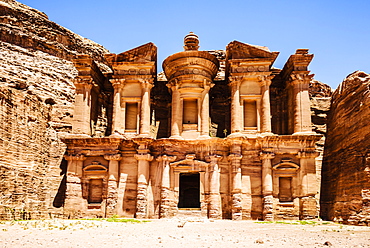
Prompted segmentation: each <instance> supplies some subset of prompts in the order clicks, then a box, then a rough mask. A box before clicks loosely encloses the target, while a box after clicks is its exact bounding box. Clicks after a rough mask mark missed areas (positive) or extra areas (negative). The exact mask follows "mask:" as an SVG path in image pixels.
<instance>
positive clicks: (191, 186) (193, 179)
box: [178, 172, 200, 208]
mask: <svg viewBox="0 0 370 248" xmlns="http://www.w3.org/2000/svg"><path fill="white" fill-rule="evenodd" d="M178 208H200V174H199V172H196V173H180V192H179V204H178Z"/></svg>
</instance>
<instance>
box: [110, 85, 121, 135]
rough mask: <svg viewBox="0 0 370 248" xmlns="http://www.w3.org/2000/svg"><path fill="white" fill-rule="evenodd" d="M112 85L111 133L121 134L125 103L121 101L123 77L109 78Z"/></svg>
mask: <svg viewBox="0 0 370 248" xmlns="http://www.w3.org/2000/svg"><path fill="white" fill-rule="evenodd" d="M110 82H111V83H112V85H113V89H114V93H113V118H112V133H113V134H114V133H117V132H118V133H119V134H123V133H124V132H125V104H124V103H122V99H121V98H122V90H123V87H124V86H125V79H111V80H110Z"/></svg>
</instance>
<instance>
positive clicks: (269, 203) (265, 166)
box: [260, 152, 275, 221]
mask: <svg viewBox="0 0 370 248" xmlns="http://www.w3.org/2000/svg"><path fill="white" fill-rule="evenodd" d="M274 157H275V154H274V153H272V152H261V154H260V159H261V160H262V196H263V213H262V214H263V219H264V220H266V221H272V220H274V208H273V196H272V192H273V187H272V186H273V184H272V166H271V159H273V158H274Z"/></svg>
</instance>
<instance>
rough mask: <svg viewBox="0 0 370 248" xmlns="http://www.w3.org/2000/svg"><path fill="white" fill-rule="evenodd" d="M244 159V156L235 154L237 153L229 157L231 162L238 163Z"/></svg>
mask: <svg viewBox="0 0 370 248" xmlns="http://www.w3.org/2000/svg"><path fill="white" fill-rule="evenodd" d="M242 158H243V156H242V155H241V154H235V153H232V154H230V155H229V156H228V159H229V160H231V161H238V160H241V159H242Z"/></svg>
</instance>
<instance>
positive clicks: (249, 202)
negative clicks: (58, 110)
mask: <svg viewBox="0 0 370 248" xmlns="http://www.w3.org/2000/svg"><path fill="white" fill-rule="evenodd" d="M319 138H320V136H319V135H279V136H278V135H270V136H257V135H255V136H252V135H250V136H249V137H248V136H242V137H228V138H225V139H221V138H209V139H203V140H201V139H198V140H176V139H157V140H155V139H151V138H133V139H123V138H121V137H116V138H115V137H113V136H110V137H105V138H66V139H64V142H65V143H66V144H67V146H68V150H67V152H66V155H65V159H66V160H67V161H68V170H67V175H66V185H67V187H66V196H65V202H64V211H65V213H66V214H67V216H68V217H70V218H80V217H109V216H114V215H115V216H120V217H129V218H141V219H143V218H144V219H146V218H155V219H156V218H172V217H176V216H181V215H182V214H183V213H184V211H185V212H187V213H189V212H190V214H194V215H196V216H201V217H204V218H210V219H232V220H249V219H253V220H256V219H259V220H278V219H293V220H297V219H314V218H317V217H318V210H319V208H318V207H319V205H318V199H317V194H318V189H319V188H318V187H319V185H318V181H317V176H316V168H315V157H317V156H318V153H317V152H316V151H315V142H316V141H317V140H318V139H319Z"/></svg>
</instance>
